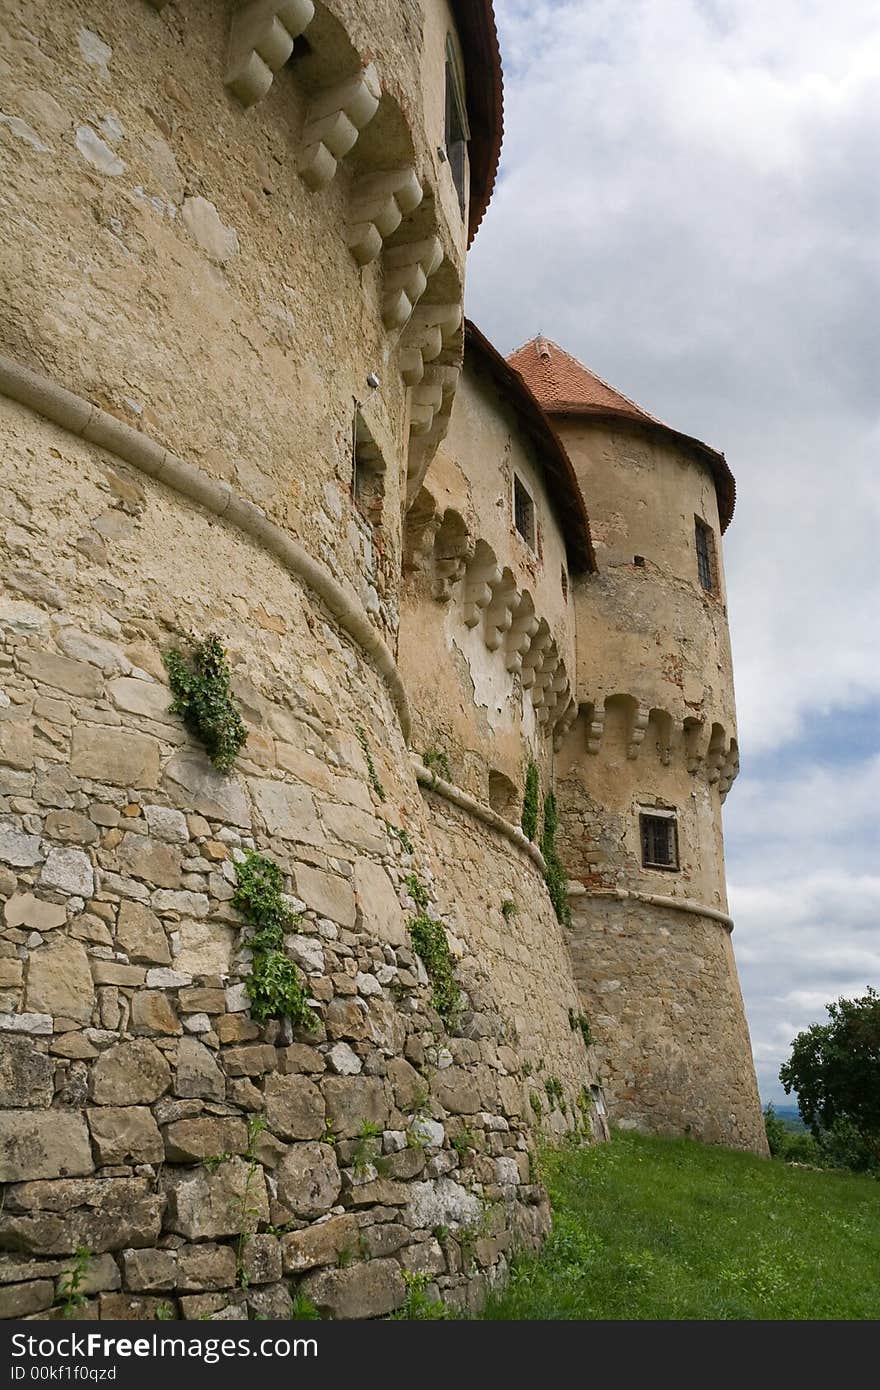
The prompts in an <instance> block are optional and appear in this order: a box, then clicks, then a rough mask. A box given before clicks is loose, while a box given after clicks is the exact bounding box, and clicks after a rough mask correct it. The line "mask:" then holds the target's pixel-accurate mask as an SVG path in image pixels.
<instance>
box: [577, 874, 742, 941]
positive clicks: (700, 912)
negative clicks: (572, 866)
mask: <svg viewBox="0 0 880 1390" xmlns="http://www.w3.org/2000/svg"><path fill="white" fill-rule="evenodd" d="M568 897H569V899H571V900H574V899H576V898H612V899H614V900H615V901H617V902H626V901H627V900H629V899H631V900H633V901H635V902H640V903H647V904H648V906H649V907H672V908H674V909H675V911H676V912H686V913H689V914H690V916H691V917H708V918H709V919H710V921H712V922H719V923H720V924H721V926H722V927H725V928H726V930H727V931H728V932H732V931H733V918H732V917H728V915H727V913H726V912H722V911H721V910H720V909H719V908H717V907H708V906H707V905H706V904H705V903H697V902H694V901H693V899H692V898H667V897H665V896H664V895H663V894H662V893H639V892H637V891H636V890H635V889H631V888H615V889H612V890H611V891H608V892H604V893H603V892H594V891H592V890H591V889H589V888H585V887H584V886H583V884H582V883H569V885H568Z"/></svg>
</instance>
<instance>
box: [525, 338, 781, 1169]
mask: <svg viewBox="0 0 880 1390" xmlns="http://www.w3.org/2000/svg"><path fill="white" fill-rule="evenodd" d="M509 362H510V365H511V366H513V367H514V368H515V370H516V371H517V372H518V373H519V374H520V376H521V377H522V379H523V380H524V382H525V383H526V384H527V385H528V387H529V388H530V389H531V391H532V392H533V394H534V395H535V396H536V397H537V399H538V400H539V402H540V403H541V405H542V407H543V408H544V410H545V412H546V413H547V415H548V416H549V418H550V420H551V423H552V426H553V428H554V430H555V432H556V434H557V436H558V438H559V440H560V441H561V443H562V445H563V446H564V448H565V450H566V451H567V453H568V455H569V457H570V459H571V462H572V464H573V467H574V470H575V473H576V475H577V480H578V483H579V485H580V489H581V492H582V493H583V496H584V498H585V499H586V504H587V508H588V511H589V517H590V528H591V535H592V542H593V547H594V551H595V558H596V569H595V572H589V573H585V574H584V575H583V576H580V577H578V578H576V579H575V581H574V598H575V609H576V615H577V616H576V633H577V636H576V641H577V680H576V686H577V704H578V715H577V719H576V720H575V721H574V723H573V724H572V726H571V727H570V729H569V730H568V731H567V733H566V735H565V737H564V739H563V740H561V741H560V744H559V747H558V751H557V754H556V765H555V768H554V777H555V782H556V787H557V797H558V801H559V811H560V831H561V835H562V843H563V858H564V862H565V868H566V870H567V872H568V874H569V878H570V880H571V892H570V904H571V909H572V926H571V943H570V944H571V949H572V954H573V957H574V962H575V972H576V976H577V979H578V985H579V988H580V990H581V994H582V998H583V1000H584V1006H585V1012H586V1013H587V1014H588V1016H589V1018H590V1020H591V1025H592V1029H593V1032H594V1034H595V1036H596V1039H597V1044H598V1047H599V1050H600V1054H601V1070H602V1072H603V1080H604V1084H605V1090H606V1095H607V1097H608V1099H609V1104H610V1110H611V1115H612V1119H613V1120H616V1122H617V1123H618V1124H622V1125H624V1126H630V1127H639V1128H645V1129H650V1130H655V1131H660V1132H663V1131H666V1132H671V1133H679V1134H680V1133H691V1134H693V1135H695V1136H697V1137H700V1138H703V1139H708V1140H715V1141H720V1142H723V1143H727V1144H735V1145H740V1146H742V1147H747V1148H753V1149H758V1150H763V1145H764V1139H763V1126H762V1120H761V1111H760V1104H759V1100H758V1093H757V1086H756V1083H755V1075H754V1068H753V1064H752V1059H751V1053H750V1046H749V1037H748V1029H747V1026H746V1021H745V1014H744V1009H743V1003H742V996H741V993H740V987H739V981H738V978H737V973H736V965H735V960H734V956H733V950H732V946H731V939H730V933H731V930H732V925H733V924H732V921H731V919H730V917H729V915H728V904H727V890H726V883H725V872H724V848H723V838H722V823H721V807H722V803H723V801H724V799H725V796H726V794H727V792H728V790H729V788H730V786H731V783H732V782H733V780H734V778H735V776H736V773H737V771H738V766H739V760H738V751H737V734H736V712H735V706H734V691H733V671H732V664H731V653H730V640H729V634H728V625H727V597H726V590H725V582H724V569H723V563H722V549H721V538H722V535H723V533H724V531H725V530H726V528H727V526H728V524H729V523H730V520H731V517H732V514H733V508H734V500H735V485H734V480H733V476H732V474H731V472H730V469H729V468H728V466H727V463H726V462H725V459H724V456H723V454H721V453H719V452H717V450H715V449H713V448H710V447H709V446H708V445H706V444H704V443H702V442H701V441H700V440H698V439H695V438H693V437H691V436H689V435H686V434H683V433H681V432H680V431H678V430H675V429H673V428H671V427H670V426H668V425H666V424H664V423H663V422H662V421H661V420H659V419H657V418H656V417H655V416H654V415H651V414H649V413H648V412H647V411H646V410H644V409H642V407H641V406H639V405H637V404H636V403H635V402H634V401H632V400H630V399H629V398H628V397H627V396H625V395H623V394H622V393H621V392H619V391H617V390H615V389H614V388H613V387H612V386H610V385H609V384H608V383H607V382H605V381H603V380H602V379H601V378H600V377H598V376H596V375H595V373H593V372H591V371H590V370H589V369H588V368H587V367H585V366H584V365H583V364H582V363H581V362H579V361H578V360H577V359H576V358H574V357H573V356H572V355H571V354H570V353H568V352H566V351H565V350H564V349H563V348H561V347H559V346H558V345H557V344H556V343H553V342H551V341H549V340H548V339H547V338H543V337H537V338H534V339H532V340H531V341H530V342H528V343H526V344H525V345H524V346H523V347H521V348H519V349H518V350H517V351H516V352H515V353H513V354H512V356H511V357H510V359H509Z"/></svg>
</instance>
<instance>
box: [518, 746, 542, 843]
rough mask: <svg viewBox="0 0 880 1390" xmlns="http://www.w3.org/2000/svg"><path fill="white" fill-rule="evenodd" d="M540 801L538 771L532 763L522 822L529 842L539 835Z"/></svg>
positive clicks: (528, 768)
mask: <svg viewBox="0 0 880 1390" xmlns="http://www.w3.org/2000/svg"><path fill="white" fill-rule="evenodd" d="M538 800H539V787H538V769H537V766H536V764H535V763H533V762H531V761H530V762H529V765H528V767H527V768H526V785H525V790H524V792H523V804H522V820H521V824H522V828H523V834H524V835H525V837H526V839H527V840H534V838H535V836H536V835H537V833H538Z"/></svg>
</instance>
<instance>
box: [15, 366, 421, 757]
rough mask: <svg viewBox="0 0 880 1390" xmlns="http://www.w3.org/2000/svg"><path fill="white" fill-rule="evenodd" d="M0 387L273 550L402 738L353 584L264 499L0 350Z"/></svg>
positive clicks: (406, 729)
mask: <svg viewBox="0 0 880 1390" xmlns="http://www.w3.org/2000/svg"><path fill="white" fill-rule="evenodd" d="M0 394H2V395H4V396H8V397H9V398H10V399H11V400H13V401H17V402H18V403H19V404H20V405H24V406H27V407H28V408H29V409H30V410H33V411H35V412H36V413H37V414H38V415H42V416H44V417H45V418H46V419H47V420H51V421H52V423H53V424H56V425H59V426H60V427H61V428H62V429H65V430H68V431H69V432H70V433H71V434H75V435H79V436H80V437H81V438H82V439H86V440H88V441H89V442H90V443H92V444H96V445H98V446H99V447H100V448H102V449H107V450H108V452H110V453H112V454H115V455H116V456H117V458H120V459H122V460H123V461H124V462H125V463H128V464H131V466H132V467H133V468H137V469H139V470H140V471H141V472H142V473H146V474H147V475H148V476H149V477H151V478H154V479H155V480H156V481H157V482H160V483H164V484H165V485H166V486H167V487H170V488H173V489H174V490H175V491H176V492H179V493H181V494H182V495H183V496H184V497H188V498H189V499H190V500H191V501H193V502H197V503H198V504H199V505H200V506H202V507H204V508H205V509H206V511H209V512H213V514H214V515H215V516H217V517H222V518H223V520H224V521H228V522H230V523H231V524H232V525H233V526H236V527H238V529H239V530H240V531H242V532H244V533H245V535H247V536H250V537H251V539H252V540H254V541H256V543H257V544H258V545H260V546H262V547H263V549H264V550H267V551H268V552H269V553H270V554H272V555H274V556H275V557H276V558H277V559H278V560H280V562H281V563H282V564H283V565H284V567H285V569H287V570H289V571H290V573H291V574H292V575H294V576H295V577H296V578H297V579H299V580H300V581H301V582H302V583H303V584H305V585H306V587H307V588H309V589H311V591H312V593H314V594H315V595H316V596H317V597H318V598H319V599H321V601H322V602H323V603H324V604H325V605H326V607H327V608H328V609H329V611H330V612H331V613H332V614H333V616H334V618H335V619H336V620H337V622H338V623H339V625H340V627H341V628H342V629H343V631H345V632H347V633H348V636H349V637H350V638H351V639H352V641H354V642H355V643H356V644H357V646H359V647H360V649H361V650H362V651H363V652H364V654H365V655H366V656H367V657H368V658H369V659H370V661H372V663H373V665H374V666H375V667H376V670H377V671H378V672H379V675H380V676H381V677H382V680H383V681H384V683H385V685H386V687H387V689H388V693H389V695H390V697H391V700H392V703H393V704H394V708H395V710H396V711H397V717H398V719H399V720H400V727H401V729H402V731H403V736H404V738H405V739H406V740H408V739H409V735H410V713H409V702H408V700H407V696H406V690H405V688H404V684H403V681H402V679H401V676H400V672H399V671H398V669H397V663H396V661H395V660H394V657H393V656H392V655H391V652H390V650H389V649H388V647H387V646H386V645H385V643H384V642H383V640H382V638H381V637H380V636H379V633H378V632H377V631H376V629H375V627H374V626H373V624H372V623H371V622H370V619H369V618H368V616H367V613H366V611H365V609H364V607H363V605H362V604H361V602H360V599H358V598H357V596H356V595H355V593H354V591H353V590H351V591H349V590H348V589H346V588H345V587H344V585H342V584H340V583H339V581H338V580H336V579H334V578H333V576H332V575H331V574H330V573H329V572H328V571H327V570H326V569H324V567H323V565H321V564H320V563H319V562H318V561H317V560H315V559H314V558H313V556H311V555H310V554H309V553H308V551H307V550H305V549H304V548H303V546H301V545H300V544H299V542H298V541H295V540H293V539H292V537H290V536H289V535H288V534H287V533H286V532H285V531H283V530H282V529H281V527H280V526H276V525H275V523H274V522H273V521H270V520H269V518H268V517H267V516H266V513H265V512H264V511H263V510H262V508H261V507H257V506H255V504H254V503H253V502H248V501H247V500H246V498H244V497H240V496H239V495H238V494H237V493H236V492H234V491H233V489H232V488H231V487H230V486H229V484H228V483H221V482H217V481H216V479H214V478H211V477H209V476H208V474H207V473H203V472H202V470H201V469H200V468H196V467H195V465H194V464H191V463H186V462H185V461H184V460H183V459H180V458H178V457H177V456H176V455H175V454H172V453H170V452H169V450H167V449H165V448H164V447H163V446H162V445H161V444H157V443H156V442H155V440H152V439H150V438H149V437H148V436H147V435H145V434H142V433H141V432H140V430H135V429H132V428H131V426H130V425H126V424H123V422H122V421H121V420H117V419H116V418H115V416H113V415H108V414H107V412H106V411H104V410H100V409H99V408H98V406H95V405H92V404H91V402H90V401H87V400H85V399H84V398H83V397H82V396H77V395H74V393H73V392H71V391H66V390H65V389H64V388H63V387H62V386H58V385H57V384H56V383H55V382H54V381H52V380H51V378H49V377H47V376H43V375H42V373H38V372H32V371H30V370H29V369H28V368H26V367H22V366H20V365H19V364H18V363H17V362H14V361H12V360H11V359H10V358H8V357H3V356H0Z"/></svg>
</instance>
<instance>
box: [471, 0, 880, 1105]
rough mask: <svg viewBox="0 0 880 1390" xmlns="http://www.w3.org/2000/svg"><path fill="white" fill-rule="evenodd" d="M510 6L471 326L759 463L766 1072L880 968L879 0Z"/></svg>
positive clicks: (755, 931) (752, 505)
mask: <svg viewBox="0 0 880 1390" xmlns="http://www.w3.org/2000/svg"><path fill="white" fill-rule="evenodd" d="M496 9H497V12H498V18H499V25H500V31H501V38H502V50H503V54H504V59H505V68H506V73H507V81H506V99H505V100H506V112H505V125H506V136H505V152H504V160H503V168H502V175H503V176H502V178H501V181H500V183H499V187H498V189H497V191H496V194H495V199H494V202H493V206H492V207H491V208H490V211H489V214H488V216H487V218H486V221H485V223H484V226H483V228H482V229H481V231H480V235H479V237H478V238H477V242H476V245H475V247H474V251H473V252H472V256H471V262H470V270H469V276H470V280H469V291H468V294H469V304H468V307H469V312H470V314H471V315H472V316H473V317H474V318H475V320H476V321H477V322H478V323H479V324H480V326H481V327H482V328H483V330H484V331H485V332H487V333H488V334H489V335H490V337H492V338H493V340H494V341H495V342H496V343H497V344H498V345H499V347H500V348H501V349H502V350H504V351H509V350H510V349H512V348H513V347H514V346H516V345H517V344H518V343H520V342H522V341H524V340H525V339H527V338H529V337H530V336H532V335H533V334H534V333H536V332H539V331H540V332H544V333H546V334H548V335H549V336H551V337H553V338H556V339H557V340H558V341H560V342H561V343H563V344H564V345H565V346H566V347H568V348H569V349H570V350H571V351H573V352H575V353H576V354H577V355H578V356H580V357H581V358H582V359H583V360H584V361H585V362H587V363H588V365H590V366H591V367H593V368H594V369H595V370H596V371H598V372H599V373H600V374H601V375H602V376H604V377H606V378H607V379H608V380H610V381H612V382H613V383H614V384H615V385H616V386H619V387H620V389H621V390H623V391H625V392H626V393H627V394H628V395H631V396H633V397H634V398H635V399H636V400H638V401H641V403H642V404H643V405H645V406H646V407H647V408H648V409H649V410H651V411H652V412H654V413H656V414H658V415H660V416H661V417H662V418H665V419H667V420H668V421H669V422H670V423H671V424H674V425H676V426H677V427H678V428H680V429H682V430H684V431H686V432H688V433H692V434H696V435H698V436H699V437H701V438H704V439H706V440H708V441H709V442H711V443H713V444H715V445H716V446H718V447H721V448H723V449H724V450H725V451H726V453H727V456H728V459H729V461H730V463H731V466H732V468H733V470H734V473H735V474H736V476H737V481H738V500H737V511H736V516H735V519H734V523H733V525H732V527H731V529H730V531H729V533H728V536H727V538H726V541H725V555H726V565H727V573H728V587H729V599H730V613H731V628H732V634H733V642H734V658H735V669H736V678H737V699H738V707H739V716H740V745H741V748H742V756H743V767H744V776H743V777H742V778H741V779H740V781H739V782H738V783H737V785H736V787H735V788H734V790H733V792H732V793H731V797H730V800H729V801H728V803H727V807H726V808H725V822H726V835H727V844H728V851H729V860H730V864H731V902H732V907H733V911H734V915H735V917H736V920H737V929H736V934H735V938H734V941H735V944H736V947H737V952H738V956H739V959H740V962H741V966H742V974H743V983H744V989H745V993H746V998H747V1002H748V1007H749V1017H750V1023H751V1027H752V1033H753V1038H754V1040H755V1050H756V1056H757V1058H758V1065H759V1069H760V1072H761V1077H762V1081H763V1083H764V1084H765V1085H768V1086H769V1085H771V1083H772V1082H773V1079H774V1077H775V1073H776V1071H778V1067H779V1062H780V1061H781V1060H782V1057H783V1056H784V1055H785V1053H786V1051H787V1047H788V1044H789V1043H790V1041H791V1038H792V1037H793V1035H794V1032H796V1031H797V1030H798V1029H799V1028H801V1027H804V1026H805V1025H806V1024H807V1023H809V1022H810V1021H812V1020H814V1019H816V1018H817V1017H822V1016H823V1015H822V1010H821V1007H820V1004H819V1001H820V1000H822V1001H823V1002H824V1001H827V1000H829V999H832V998H834V997H835V996H836V995H838V994H840V993H847V992H849V993H858V992H861V991H863V990H864V987H865V985H866V983H868V982H869V980H873V981H874V982H875V983H876V982H878V981H880V946H878V935H877V930H878V922H880V912H878V908H880V880H878V878H877V877H876V867H877V855H876V843H875V840H874V839H873V838H872V837H873V836H874V835H875V832H874V830H873V827H874V824H875V822H876V819H877V817H876V806H875V800H876V791H877V787H878V774H880V759H876V758H875V759H873V760H868V759H865V760H864V761H863V762H861V763H858V762H855V763H853V762H851V761H849V762H844V761H843V760H844V758H847V757H849V752H850V750H848V748H847V741H848V731H847V726H848V719H849V717H850V715H851V714H854V712H855V711H857V709H858V708H859V707H861V708H862V709H864V708H866V707H870V705H871V703H872V702H876V703H877V706H878V708H880V660H878V636H880V626H878V621H877V613H878V612H880V601H878V600H880V584H878V572H880V566H878V564H877V560H876V555H875V551H876V536H877V535H878V533H880V470H878V468H877V456H878V449H880V407H878V398H877V392H876V373H877V323H878V321H880V241H878V237H877V227H878V225H880V180H878V179H877V176H876V160H877V149H878V148H880V103H878V101H877V91H878V84H880V11H878V9H877V6H876V3H875V0H847V3H846V4H843V5H828V4H823V3H821V0H773V3H772V4H768V3H767V0H590V3H589V4H585V3H583V0H568V3H552V0H496ZM587 503H588V505H589V498H587ZM817 715H826V716H833V717H832V718H831V719H830V720H826V722H825V724H824V726H823V728H824V729H825V730H826V737H827V742H826V743H825V744H824V745H823V746H822V747H821V748H813V747H810V746H808V744H807V743H806V741H805V739H806V731H807V730H808V729H809V728H810V727H811V726H812V724H813V722H814V720H815V717H816V716H817ZM829 731H830V732H829ZM799 740H804V742H803V743H799ZM783 745H788V747H787V753H786V758H785V759H784V773H781V772H780V771H779V767H780V765H781V764H780V760H779V759H778V757H777V756H776V754H777V752H778V749H779V748H780V746H783Z"/></svg>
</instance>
